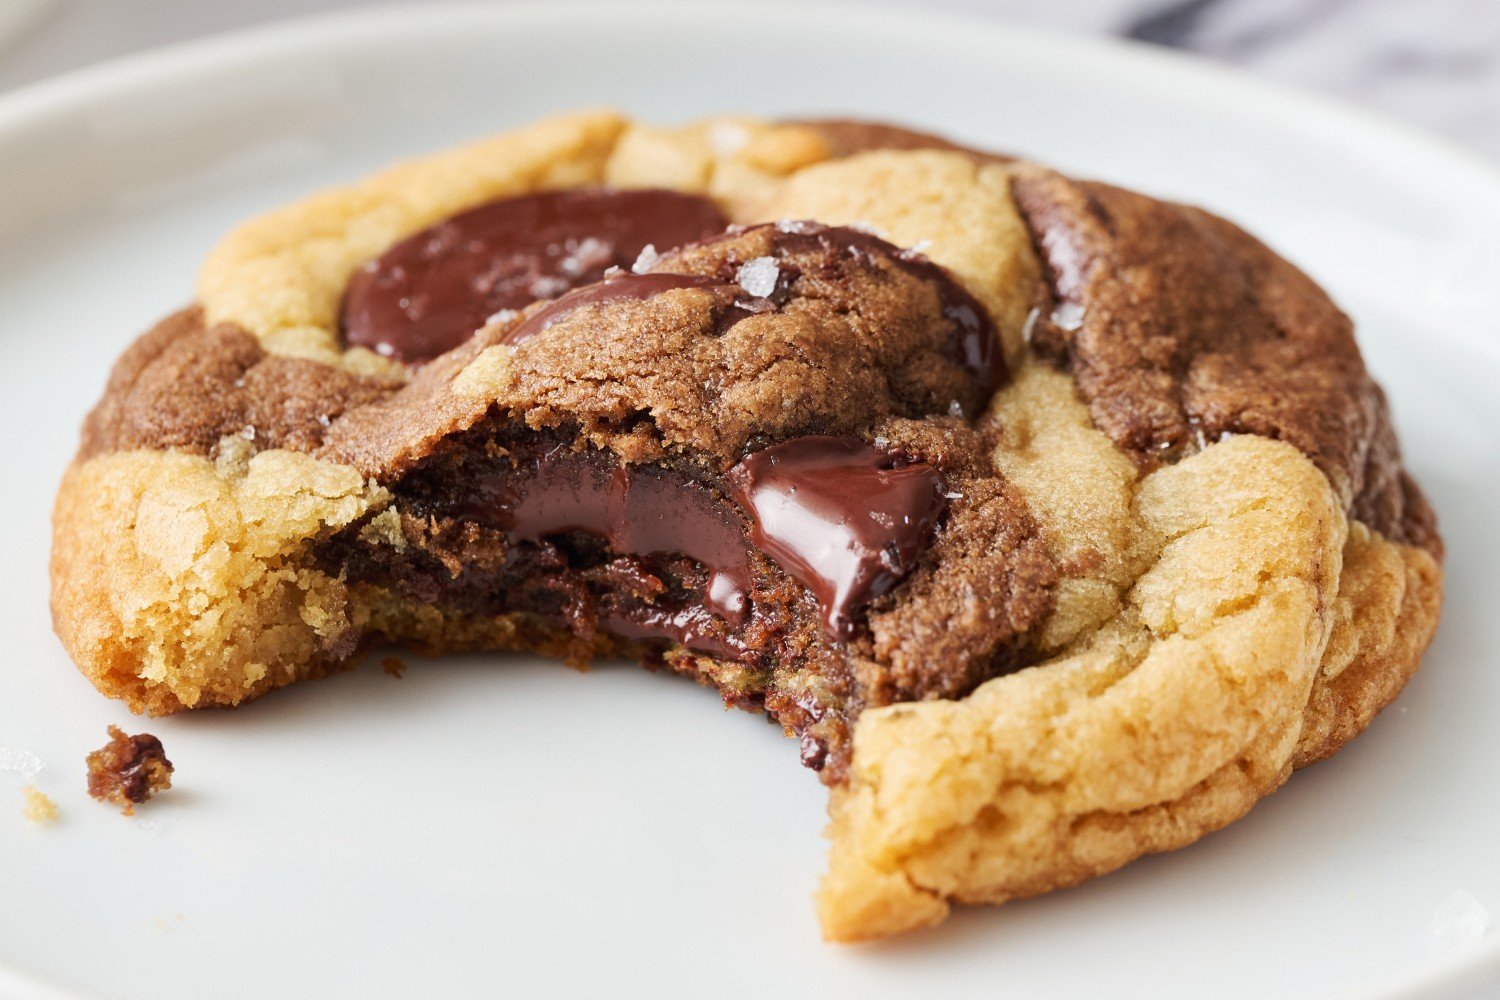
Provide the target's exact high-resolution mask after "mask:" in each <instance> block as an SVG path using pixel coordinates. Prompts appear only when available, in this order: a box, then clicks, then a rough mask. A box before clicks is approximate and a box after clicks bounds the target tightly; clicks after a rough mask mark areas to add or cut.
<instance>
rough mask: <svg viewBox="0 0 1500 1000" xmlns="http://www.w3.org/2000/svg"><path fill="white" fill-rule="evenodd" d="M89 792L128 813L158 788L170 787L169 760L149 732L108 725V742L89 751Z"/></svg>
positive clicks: (170, 766)
mask: <svg viewBox="0 0 1500 1000" xmlns="http://www.w3.org/2000/svg"><path fill="white" fill-rule="evenodd" d="M87 760H88V765H89V794H90V795H92V796H93V797H94V798H96V799H98V800H99V801H100V802H113V803H115V804H116V805H118V806H120V807H121V811H123V812H124V813H125V815H127V816H133V815H134V814H135V807H136V805H137V804H139V803H141V802H145V801H146V800H147V799H149V798H151V796H153V795H155V794H156V793H157V792H160V791H163V790H165V789H168V788H171V787H172V770H173V768H172V762H171V761H170V760H167V755H166V752H165V751H163V750H162V745H161V740H159V739H157V738H156V737H155V736H152V735H151V734H150V733H141V734H139V735H137V736H127V735H126V734H125V733H124V732H122V731H121V730H120V728H119V727H118V726H110V727H109V742H108V743H106V744H105V745H104V746H102V747H100V748H99V749H98V750H95V751H93V752H92V753H90V754H89V755H88V758H87Z"/></svg>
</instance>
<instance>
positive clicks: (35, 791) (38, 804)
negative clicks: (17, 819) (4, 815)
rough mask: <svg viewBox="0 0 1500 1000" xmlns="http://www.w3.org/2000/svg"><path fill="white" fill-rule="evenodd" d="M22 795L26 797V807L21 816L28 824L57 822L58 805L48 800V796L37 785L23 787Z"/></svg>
mask: <svg viewBox="0 0 1500 1000" xmlns="http://www.w3.org/2000/svg"><path fill="white" fill-rule="evenodd" d="M21 794H22V795H24V796H25V797H26V805H25V806H24V807H23V808H22V809H21V815H22V816H24V817H25V818H26V822H28V823H54V822H56V821H57V803H56V802H53V801H52V800H51V799H49V798H47V796H46V794H45V793H43V792H42V790H41V789H39V788H37V787H36V786H35V785H22V786H21Z"/></svg>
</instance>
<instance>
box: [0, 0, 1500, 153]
mask: <svg viewBox="0 0 1500 1000" xmlns="http://www.w3.org/2000/svg"><path fill="white" fill-rule="evenodd" d="M510 2H515V3H527V2H532V3H545V2H547V0H510ZM617 2H621V3H629V2H631V0H617ZM808 2H816V0H808ZM844 2H845V3H846V5H849V6H858V5H859V3H860V2H861V0H844ZM862 2H864V3H869V4H874V3H880V2H889V0H862ZM910 2H921V3H923V4H925V5H927V6H930V7H934V8H939V7H941V8H947V9H953V10H967V11H974V12H981V13H987V14H991V15H993V16H995V17H1003V18H1007V19H1010V20H1013V21H1019V22H1027V23H1032V24H1037V25H1043V26H1047V27H1051V28H1055V29H1058V30H1062V31H1070V32H1083V33H1089V34H1101V35H1118V36H1123V37H1128V38H1134V39H1137V40H1139V41H1142V42H1146V43H1150V44H1155V45H1165V46H1170V47H1172V48H1179V49H1185V50H1188V51H1192V52H1196V53H1199V54H1201V55H1204V56H1207V57H1209V58H1212V59H1216V60H1220V61H1222V62H1226V63H1232V64H1234V65H1237V66H1241V67H1244V68H1247V69H1249V70H1251V71H1253V72H1255V73H1257V74H1259V75H1261V76H1264V77H1269V78H1273V79H1277V80H1282V81H1286V82H1290V83H1294V84H1299V85H1302V86H1306V87H1310V88H1313V89H1316V90H1321V91H1324V92H1327V93H1330V94H1334V95H1337V96H1339V97H1342V98H1344V99H1346V100H1350V101H1353V102H1355V103H1359V104H1363V105H1365V106H1367V107H1370V108H1374V109H1377V110H1381V111H1384V112H1387V113H1389V114H1391V115H1394V116H1396V117H1398V118H1403V119H1406V120H1407V121H1410V122H1412V123H1415V124H1418V125H1423V126H1426V127H1427V128H1430V129H1432V130H1434V131H1437V132H1440V133H1444V134H1446V135H1448V136H1450V137H1452V138H1454V139H1457V140H1459V141H1460V142H1463V143H1465V144H1467V145H1469V146H1471V147H1474V148H1477V149H1480V150H1482V151H1484V152H1486V153H1488V154H1489V155H1490V156H1491V157H1500V0H910ZM363 5H365V4H364V3H362V2H361V0H0V92H3V91H5V90H9V89H11V88H14V87H19V86H23V85H25V84H28V83H32V82H35V81H37V80H41V79H44V78H46V77H49V76H53V75H55V74H57V73H62V72H66V71H67V70H71V69H76V68H78V67H81V66H86V65H88V64H90V63H94V62H98V61H100V60H103V59H109V58H113V57H115V56H121V55H126V54H128V53H131V52H136V51H139V50H142V49H147V48H151V47H153V46H158V45H164V44H168V43H172V42H180V41H185V40H187V39H191V38H197V37H201V36H203V35H208V34H213V33H216V32H222V31H228V30H231V29H234V28H241V27H246V26H249V25H254V24H262V23H266V22H270V21H276V20H281V19H285V18H290V17H298V16H305V15H311V14H319V13H327V12H331V11H335V10H341V9H348V8H352V7H358V6H363ZM725 9H726V14H727V15H729V16H736V17H748V16H753V12H754V3H753V0H736V2H734V3H733V4H732V5H726V8H725Z"/></svg>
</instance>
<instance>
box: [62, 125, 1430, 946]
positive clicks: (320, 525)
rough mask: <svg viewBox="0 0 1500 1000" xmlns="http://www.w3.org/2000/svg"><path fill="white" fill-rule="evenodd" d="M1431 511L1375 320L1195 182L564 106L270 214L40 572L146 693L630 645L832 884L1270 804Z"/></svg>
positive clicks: (831, 905) (95, 657) (1102, 840)
mask: <svg viewBox="0 0 1500 1000" xmlns="http://www.w3.org/2000/svg"><path fill="white" fill-rule="evenodd" d="M1440 559H1441V543H1440V541H1439V539H1438V536H1437V533H1436V530H1435V525H1434V520H1433V517H1432V513H1431V511H1430V509H1429V508H1428V506H1427V504H1426V502H1425V501H1424V500H1423V498H1422V496H1421V493H1420V491H1419V490H1418V489H1417V487H1416V485H1415V484H1414V483H1413V482H1412V481H1411V479H1410V477H1409V476H1407V475H1406V473H1405V472H1404V471H1403V470H1402V468H1401V464H1400V458H1399V451H1398V448H1397V445H1396V441H1395V437H1394V433H1393V431H1392V429H1391V424H1390V420H1389V416H1388V413H1387V409H1386V403H1385V399H1384V397H1383V395H1382V394H1381V392H1380V390H1379V388H1378V387H1377V386H1376V385H1375V384H1374V383H1373V382H1372V381H1371V380H1370V378H1369V376H1368V374H1367V373H1366V371H1365V368H1364V365H1363V363H1362V361H1361V359H1360V356H1359V352H1358V349H1357V347H1356V345H1355V341H1354V337H1353V329H1352V325H1351V323H1350V321H1349V320H1348V318H1347V317H1345V316H1344V315H1343V314H1342V313H1341V312H1339V310H1338V309H1337V308H1336V307H1335V306H1334V305H1333V304H1332V303H1331V302H1329V300H1328V299H1327V297H1326V296H1325V295H1324V294H1323V293H1322V292H1321V291H1320V290H1319V289H1318V288H1317V286H1316V285H1315V284H1313V283H1312V282H1311V281H1310V280H1309V279H1308V278H1307V277H1306V276H1304V275H1302V274H1301V273H1300V272H1298V271H1297V270H1296V269H1294V268H1293V267H1291V266H1290V265H1289V264H1287V263H1286V262H1284V261H1282V260H1281V259H1280V258H1278V257H1276V256H1275V255H1274V254H1273V253H1271V252H1270V251H1269V250H1267V249H1266V248H1265V247H1264V246H1262V245H1261V244H1259V243H1258V242H1256V241H1255V240H1254V239H1253V238H1251V237H1249V236H1248V235H1246V234H1245V233H1244V232H1242V231H1241V230H1239V229H1237V228H1236V227H1234V226H1232V225H1231V224H1229V223H1227V222H1224V221H1223V220H1221V219H1218V218H1216V217H1214V216H1211V215H1209V214H1207V213H1205V212H1202V211H1200V210H1197V209H1192V208H1187V207H1183V206H1178V205H1173V204H1169V203H1165V202H1161V201H1157V200H1154V199H1150V198H1147V197H1144V196H1141V195H1136V194H1132V193H1129V192H1125V191H1121V190H1119V189H1115V188H1111V187H1108V186H1105V185H1101V184H1095V183H1088V182H1080V181H1076V180H1072V179H1070V178H1067V177H1064V176H1062V175H1060V174H1057V173H1055V172H1052V171H1050V170H1047V169H1045V168H1042V167H1039V166H1035V165H1032V164H1026V163H1021V162H1017V161H1013V160H1010V159H1009V158H1006V157H1002V156H996V155H990V154H983V153H977V152H974V151H971V150H967V149H964V148H962V147H958V146H956V145H954V144H952V143H950V142H947V141H946V140H942V139H938V138H935V137H932V136H926V135H923V134H920V133H913V132H909V131H906V130H903V129H898V128H893V127H890V126H880V125H869V124H863V123H850V122H815V121H809V122H801V123H788V124H779V125H778V124H772V123H765V122H760V121H755V120H750V119H716V120H712V121H708V122H704V123H700V124H698V125H693V126H688V127H685V128H679V129H663V128H656V127H653V126H647V125H642V124H637V123H632V122H628V121H625V120H623V119H620V118H618V117H615V116H613V115H609V114H602V113H601V114H583V115H576V116H571V117H565V118H558V119H553V120H549V121H546V122H543V123H541V124H539V125H536V126H532V127H530V128H528V129H523V130H519V131H516V132H512V133H509V134H506V135H503V136H500V137H498V138H496V139H493V140H489V141H487V142H484V143H480V144H477V145H475V146H472V147H468V148H465V149H461V150H457V151H454V152H450V153H445V154H439V155H437V156H434V157H430V158H427V159H424V160H417V161H413V162H412V163H409V164H405V165H402V166H399V167H396V168H394V169H393V170H391V171H388V172H386V173H384V174H381V175H377V176H375V177H373V178H371V179H369V180H367V181H364V182H362V183H360V184H358V185H355V186H352V187H349V188H345V189H342V190H338V191H334V192H330V193H327V194H324V195H319V196H316V197H314V198H311V199H309V200H307V201H305V202H302V203H299V204H296V205H293V206H290V207H288V208H287V209H284V210H282V211H280V212H277V213H273V214H272V215H269V216H266V217H263V218H261V219H258V220H255V221H253V222H251V223H249V224H247V225H246V226H244V227H242V228H241V229H239V230H237V231H236V232H235V233H233V234H231V235H230V237H229V238H228V239H226V241H225V242H224V243H223V244H222V245H221V246H220V247H219V248H218V249H217V250H215V252H214V253H213V254H212V255H211V256H210V258H209V260H208V261H207V262H206V264H205V267H204V269H203V272H202V274H201V276H200V281H199V296H198V302H197V303H195V304H194V305H193V306H191V307H190V308H188V309H186V310H184V311H182V312H179V313H177V314H175V315H173V316H171V317H169V318H168V319H166V320H164V321H163V322H162V323H161V324H160V325H158V326H157V327H156V328H155V329H153V330H152V331H150V332H148V333H147V334H146V335H144V336H143V337H142V338H141V339H140V340H139V341H138V342H137V343H136V344H135V345H133V346H132V347H131V348H130V349H129V350H128V351H127V352H126V354H125V355H124V356H123V357H122V358H121V360H120V361H119V362H118V364H117V365H116V368H115V371H114V373H113V375H112V376H111V380H110V383H109V386H108V387H107V389H106V391H105V394H104V398H103V399H102V400H101V402H100V404H99V406H98V407H97V408H96V409H95V411H94V412H93V413H92V414H91V415H90V417H89V418H88V421H87V423H86V425H85V428H84V435H83V444H82V447H81V449H80V452H79V455H78V458H77V460H76V461H75V462H74V463H73V465H72V467H71V468H70V469H69V471H68V474H67V476H66V478H65V480H64V483H63V486H62V489H61V490H60V492H59V496H58V503H57V511H56V517H55V533H54V553H53V610H54V619H55V622H56V625H57V629H58V632H59V635H60V636H62V638H63V640H64V642H65V644H66V645H67V647H68V649H69V651H70V652H71V653H72V654H73V656H74V658H75V659H76V660H77V661H78V663H79V665H80V667H81V668H82V669H83V670H84V672H85V673H86V674H87V675H88V676H89V677H90V679H91V680H93V681H94V683H95V684H96V685H97V686H98V687H99V688H100V689H101V690H103V691H105V692H106V693H108V694H111V695H114V696H117V697H121V698H124V699H126V700H127V701H128V702H129V703H130V704H131V706H132V707H134V708H136V709H137V710H146V711H150V712H154V713H161V712H174V711H179V710H182V709H187V708H196V707H201V706H210V705H235V704H239V703H241V702H243V701H245V700H246V699H249V698H252V697H255V696H258V695H260V694H262V693H264V692H266V691H268V690H270V689H272V688H276V687H280V686H282V685H285V684H288V683H290V682H292V681H295V680H298V679H302V678H307V677H313V676H318V675H322V674H325V673H328V672H330V671H333V670H337V669H340V668H341V667H342V666H344V665H346V664H348V663H349V662H351V660H352V658H354V657H355V656H357V654H358V653H359V652H360V651H361V650H363V649H366V648H369V647H370V646H372V645H375V644H379V643H386V642H398V643H400V642H405V643H414V644H420V645H423V646H427V647H432V648H446V649H474V648H482V649H527V650H536V651H541V652H544V653H547V654H550V655H555V656H558V657H561V658H565V659H568V660H570V661H575V662H582V661H587V660H588V659H590V658H592V657H596V656H601V655H619V654H624V655H629V656H635V657H638V658H641V659H643V660H645V661H646V662H647V663H649V664H653V665H656V666H658V667H661V668H665V669H670V670H673V671H676V672H679V673H682V674H685V675H688V676H690V677H693V678H695V679H697V680H698V681H700V682H701V683H705V684H710V685H713V686H715V687H716V688H717V689H718V690H719V691H720V692H721V693H722V695H723V697H724V699H725V701H726V703H727V704H732V705H737V706H741V707H744V708H749V709H754V710H758V711H763V712H765V713H766V714H767V715H768V716H770V717H771V718H772V719H773V720H775V721H776V722H777V723H779V724H780V725H781V726H782V727H783V728H784V729H785V731H786V732H787V733H788V735H790V736H793V737H795V738H796V739H797V741H798V744H799V746H800V755H801V759H802V762H803V763H804V764H805V765H807V766H808V767H810V768H812V769H814V770H816V771H817V772H818V773H819V775H820V776H821V778H822V780H823V781H824V782H825V783H826V784H827V785H828V786H829V789H830V794H831V816H832V825H831V827H830V836H831V838H832V855H831V859H830V868H829V872H828V875H827V876H826V878H825V881H824V883H823V886H822V888H821V889H820V891H819V894H818V905H819V912H820V916H821V919H822V922H823V926H824V930H825V933H826V934H827V935H828V936H829V937H831V938H835V939H857V938H863V937H872V936H879V935H883V934H890V933H896V932H899V931H903V930H907V929H910V928H912V927H916V926H920V925H922V924H928V923H933V922H936V921H937V920H939V919H941V918H942V916H943V915H944V914H945V913H946V912H947V910H948V907H949V906H950V905H951V904H952V903H953V902H1000V901H1004V900H1006V899H1009V898H1012V897H1016V896H1022V895H1029V894H1034V893H1037V892H1042V891H1046V890H1048V889H1051V888H1054V887H1058V886H1062V885H1067V884H1071V883H1073V882H1077V881H1079V880H1081V879H1084V878H1088V877H1090V876H1092V875H1095V874H1099V873H1102V872H1105V871H1108V870H1110V869H1112V868H1115V867H1118V866H1119V865H1121V864H1123V863H1125V862H1127V861H1129V860H1130V859H1132V858H1134V857H1137V856H1139V855H1141V854H1143V853H1146V852H1150V851H1160V850H1167V849H1170V848H1173V847H1176V846H1180V845H1181V844H1184V843H1188V842H1190V841H1191V840H1193V839H1195V838H1197V837H1198V836H1201V835H1202V834H1203V833H1206V832H1208V831H1210V830H1213V829H1215V828H1217V827H1219V826H1222V825H1224V824H1225V823H1228V822H1230V821H1232V820H1233V819H1235V818H1237V817H1238V816H1240V815H1241V814H1243V813H1244V812H1245V811H1246V810H1247V809H1248V808H1249V807H1250V806H1251V805H1253V803H1254V802H1255V801H1256V800H1257V799H1259V798H1260V797H1261V796H1263V795H1265V794H1267V793H1268V792H1270V791H1272V790H1274V789H1275V788H1276V787H1277V786H1278V785H1279V784H1280V783H1281V782H1282V781H1284V780H1285V779H1286V777H1287V775H1288V774H1289V773H1290V772H1291V770H1292V769H1293V768H1295V767H1297V766H1301V765H1303V764H1306V763H1311V762H1313V761H1315V760H1318V759H1320V758H1321V757H1323V756H1326V755H1327V754H1329V753H1332V752H1333V751H1334V750H1335V749H1337V747H1338V746H1340V745H1341V744H1342V743H1343V742H1345V741H1346V740H1347V739H1349V738H1350V737H1352V736H1353V735H1355V734H1356V733H1357V732H1358V731H1359V730H1361V729H1362V728H1363V727H1364V726H1365V725H1367V724H1368V723H1369V721H1370V719H1371V718H1372V717H1373V716H1374V714H1375V713H1376V712H1378V711H1379V710H1380V709H1381V708H1382V707H1383V706H1384V705H1385V704H1387V703H1388V702H1389V701H1390V700H1391V699H1392V698H1393V697H1395V695H1396V694H1397V693H1398V692H1399V690H1400V688H1401V686H1402V685H1403V684H1404V682H1405V681H1406V679H1407V678H1408V677H1409V676H1410V674H1411V673H1412V671H1413V670H1414V669H1415V668H1416V665H1417V663H1418V661H1419V659H1420V656H1421V653H1422V650H1423V649H1424V648H1425V646H1426V644H1427V641H1428V639H1429V638H1430V636H1431V633H1432V630H1433V628H1434V627H1435V624H1436V620H1437V614H1438V607H1439V604H1440V600H1441V596H1440V595H1441V569H1440Z"/></svg>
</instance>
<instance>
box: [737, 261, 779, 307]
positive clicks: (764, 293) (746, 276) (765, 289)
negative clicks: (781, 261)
mask: <svg viewBox="0 0 1500 1000" xmlns="http://www.w3.org/2000/svg"><path fill="white" fill-rule="evenodd" d="M780 277H781V268H780V267H778V266H777V264H776V258H774V257H756V258H755V259H754V260H751V261H747V262H746V263H744V264H741V265H740V269H739V270H738V271H736V272H735V275H734V280H735V281H736V282H737V283H738V284H739V286H740V287H741V288H743V289H744V290H745V294H747V295H754V296H756V297H757V298H767V297H769V296H770V295H771V293H773V292H775V291H776V280H777V279H778V278H780Z"/></svg>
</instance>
